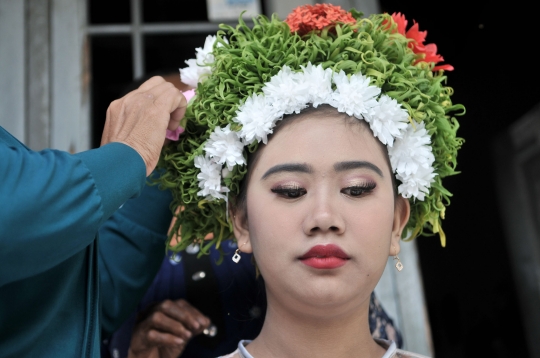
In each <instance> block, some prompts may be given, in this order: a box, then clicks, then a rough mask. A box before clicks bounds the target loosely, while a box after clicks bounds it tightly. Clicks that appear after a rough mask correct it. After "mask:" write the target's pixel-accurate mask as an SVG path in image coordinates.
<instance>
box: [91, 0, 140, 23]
mask: <svg viewBox="0 0 540 358" xmlns="http://www.w3.org/2000/svg"><path fill="white" fill-rule="evenodd" d="M129 3H130V1H129V0H114V1H110V0H89V1H88V19H89V21H90V25H94V24H125V23H129V22H130V21H131V15H130V11H131V6H129Z"/></svg>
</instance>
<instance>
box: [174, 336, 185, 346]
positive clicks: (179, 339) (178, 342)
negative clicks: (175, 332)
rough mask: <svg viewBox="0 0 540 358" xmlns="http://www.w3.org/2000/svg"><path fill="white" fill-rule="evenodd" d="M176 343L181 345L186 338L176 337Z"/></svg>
mask: <svg viewBox="0 0 540 358" xmlns="http://www.w3.org/2000/svg"><path fill="white" fill-rule="evenodd" d="M174 343H176V344H178V345H181V344H184V340H183V339H182V338H178V337H176V338H174Z"/></svg>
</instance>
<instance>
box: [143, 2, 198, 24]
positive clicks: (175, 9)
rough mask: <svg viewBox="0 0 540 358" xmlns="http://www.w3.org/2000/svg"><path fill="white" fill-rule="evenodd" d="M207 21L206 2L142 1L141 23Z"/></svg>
mask: <svg viewBox="0 0 540 358" xmlns="http://www.w3.org/2000/svg"><path fill="white" fill-rule="evenodd" d="M188 21H208V16H207V14H206V1H204V0H197V1H189V2H188V1H180V0H152V1H143V22H188Z"/></svg>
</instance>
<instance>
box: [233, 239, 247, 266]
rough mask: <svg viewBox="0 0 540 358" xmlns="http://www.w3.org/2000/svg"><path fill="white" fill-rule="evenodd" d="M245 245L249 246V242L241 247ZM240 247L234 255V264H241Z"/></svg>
mask: <svg viewBox="0 0 540 358" xmlns="http://www.w3.org/2000/svg"><path fill="white" fill-rule="evenodd" d="M245 244H247V241H246V242H244V243H243V244H242V245H241V246H240V247H242V246H244V245H245ZM240 247H239V248H237V249H236V251H235V252H234V255H233V257H232V260H233V261H234V263H236V264H237V263H238V262H240V259H241V258H242V256H240Z"/></svg>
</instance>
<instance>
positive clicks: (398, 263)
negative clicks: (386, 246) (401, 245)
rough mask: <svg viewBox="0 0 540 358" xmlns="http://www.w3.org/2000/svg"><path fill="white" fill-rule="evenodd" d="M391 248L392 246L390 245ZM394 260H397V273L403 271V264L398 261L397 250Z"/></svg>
mask: <svg viewBox="0 0 540 358" xmlns="http://www.w3.org/2000/svg"><path fill="white" fill-rule="evenodd" d="M392 246H393V245H392ZM394 260H397V262H396V269H397V270H398V271H401V270H403V264H402V263H401V260H400V259H399V257H398V255H397V250H396V255H395V256H394Z"/></svg>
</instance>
